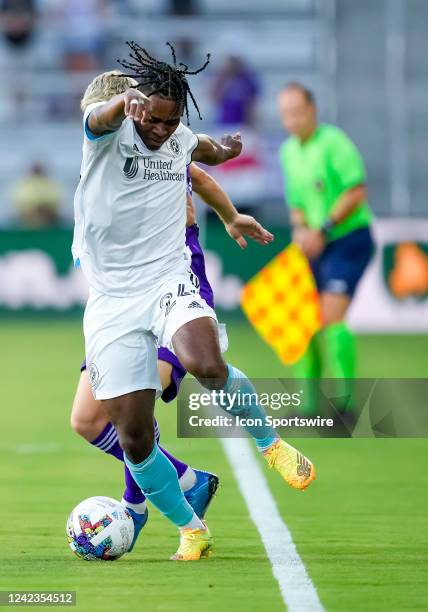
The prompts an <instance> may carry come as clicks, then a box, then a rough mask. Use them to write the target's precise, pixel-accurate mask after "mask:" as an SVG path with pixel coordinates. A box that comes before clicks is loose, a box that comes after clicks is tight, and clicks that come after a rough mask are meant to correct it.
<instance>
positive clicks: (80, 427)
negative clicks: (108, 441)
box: [70, 410, 108, 442]
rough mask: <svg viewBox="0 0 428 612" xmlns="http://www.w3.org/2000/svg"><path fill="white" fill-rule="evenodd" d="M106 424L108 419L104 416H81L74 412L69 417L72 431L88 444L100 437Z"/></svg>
mask: <svg viewBox="0 0 428 612" xmlns="http://www.w3.org/2000/svg"><path fill="white" fill-rule="evenodd" d="M107 423H108V419H107V418H106V417H105V416H104V415H98V414H93V415H87V414H86V415H83V414H81V413H80V412H78V411H74V410H73V411H72V413H71V417H70V425H71V428H72V430H73V431H74V432H76V433H77V434H78V435H79V436H82V438H85V440H88V441H89V442H92V440H95V438H97V437H98V436H99V435H100V433H101V432H102V431H103V429H104V427H105V426H106V425H107Z"/></svg>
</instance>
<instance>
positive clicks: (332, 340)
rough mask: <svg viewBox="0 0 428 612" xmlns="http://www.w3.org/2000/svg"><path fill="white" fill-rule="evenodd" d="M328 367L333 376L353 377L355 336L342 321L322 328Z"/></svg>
mask: <svg viewBox="0 0 428 612" xmlns="http://www.w3.org/2000/svg"><path fill="white" fill-rule="evenodd" d="M324 339H325V350H326V357H327V360H328V369H329V371H330V373H331V375H332V376H333V378H355V366H356V351H355V337H354V334H353V333H352V332H351V330H350V329H349V327H348V326H347V324H346V323H345V322H344V321H338V322H337V323H332V324H331V325H327V327H325V328H324Z"/></svg>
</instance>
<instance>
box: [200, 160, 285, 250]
mask: <svg viewBox="0 0 428 612" xmlns="http://www.w3.org/2000/svg"><path fill="white" fill-rule="evenodd" d="M190 176H191V178H192V185H193V189H194V190H195V191H196V193H197V194H198V195H199V196H200V197H201V198H202V200H203V201H204V202H205V203H206V204H207V205H208V206H209V207H210V208H212V209H213V210H215V212H216V213H217V215H218V216H219V217H220V219H221V220H222V222H223V223H224V226H225V229H226V231H227V233H228V234H229V236H230V237H231V238H233V240H235V241H236V242H237V243H238V244H239V246H240V247H241V248H242V249H245V247H246V246H247V241H246V240H245V238H244V235H245V236H248V237H249V238H251V239H252V240H255V241H256V242H258V243H259V244H269V243H270V242H272V240H273V238H274V237H273V234H271V233H270V232H268V231H267V230H266V229H265V228H264V227H262V226H261V225H260V223H258V222H257V221H256V219H254V217H251V216H250V215H242V214H240V213H239V212H238V211H237V210H236V208H235V206H234V205H233V203H232V201H231V200H230V198H229V196H228V195H227V193H226V192H225V191H224V189H223V188H222V187H221V185H219V183H218V182H217V181H216V180H215V179H214V178H213V177H212V176H210V175H209V174H208V173H207V172H205V171H204V170H202V169H201V168H199V166H197V165H196V164H193V163H192V164H191V166H190Z"/></svg>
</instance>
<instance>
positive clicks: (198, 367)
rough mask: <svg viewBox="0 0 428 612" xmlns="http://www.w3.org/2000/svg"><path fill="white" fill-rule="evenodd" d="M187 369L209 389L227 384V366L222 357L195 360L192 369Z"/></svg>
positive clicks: (219, 387)
mask: <svg viewBox="0 0 428 612" xmlns="http://www.w3.org/2000/svg"><path fill="white" fill-rule="evenodd" d="M187 369H188V371H189V372H190V373H191V374H192V375H193V376H195V378H197V379H198V380H199V381H201V382H202V383H203V384H204V386H206V387H207V388H209V389H221V388H222V387H224V385H225V384H226V380H227V366H226V364H225V363H224V361H223V359H221V358H220V359H214V360H205V359H204V360H200V361H195V362H194V363H193V364H192V370H190V369H189V368H187Z"/></svg>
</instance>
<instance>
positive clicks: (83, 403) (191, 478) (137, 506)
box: [71, 349, 219, 543]
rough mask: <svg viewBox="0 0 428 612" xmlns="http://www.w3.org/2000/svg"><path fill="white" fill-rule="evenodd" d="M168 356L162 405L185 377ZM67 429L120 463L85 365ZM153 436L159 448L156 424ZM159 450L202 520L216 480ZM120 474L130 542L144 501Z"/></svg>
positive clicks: (162, 365) (161, 365)
mask: <svg viewBox="0 0 428 612" xmlns="http://www.w3.org/2000/svg"><path fill="white" fill-rule="evenodd" d="M161 350H162V349H160V351H161ZM168 353H169V351H166V349H165V354H164V359H165V361H161V360H158V370H159V375H160V378H161V384H162V388H164V389H165V391H164V393H163V394H162V397H163V399H164V401H171V400H172V399H174V398H175V396H176V394H177V390H178V388H179V384H180V382H181V380H182V378H183V376H184V375H185V373H186V372H185V370H183V368H182V367H181V366H180V367H178V366H177V364H175V362H174V360H175V361H177V363H178V360H177V358H176V357H175V355H173V354H172V353H171V356H168ZM166 359H169V360H170V361H172V363H174V365H172V363H169V362H168V361H166ZM178 365H179V364H178ZM166 391H168V396H167V398H165V397H164V394H165V392H166ZM71 425H72V428H73V430H74V431H76V433H78V434H79V435H81V436H82V437H83V438H85V439H86V440H88V442H89V443H90V444H92V445H93V446H95V447H96V448H99V449H100V450H102V451H103V452H105V453H107V454H109V455H112V456H113V457H116V459H119V460H120V461H123V450H122V449H121V447H120V444H119V440H118V435H117V432H116V429H115V427H114V425H113V424H112V423H111V422H110V421H109V418H108V416H107V414H106V412H105V410H104V407H103V406H102V402H101V401H99V400H96V399H95V398H94V396H93V394H92V390H91V386H90V383H89V378H88V374H87V372H86V364H85V363H84V364H83V365H82V368H81V375H80V379H79V383H78V387H77V391H76V395H75V398H74V401H73V408H72V414H71ZM155 436H156V441H157V442H158V444H159V438H160V433H159V427H158V425H157V422H156V420H155ZM159 448H160V450H161V451H162V452H163V453H164V455H165V456H166V457H168V459H169V460H170V461H171V463H172V464H173V466H174V468H175V470H176V471H177V474H178V478H179V483H180V488H181V490H182V491H183V492H184V494H185V497H186V499H187V500H188V502H189V503H190V505H191V506H192V507H193V509H194V510H195V512H196V514H197V515H198V516H199V517H200V518H203V517H204V516H205V514H206V512H207V510H208V506H209V504H210V503H211V501H212V499H213V497H214V495H215V492H216V490H217V488H218V484H219V480H218V477H217V476H216V475H215V474H211V473H210V472H204V471H201V470H196V469H193V468H192V467H191V466H189V465H188V464H187V463H185V462H183V461H181V460H180V459H178V458H177V457H175V456H174V455H172V454H171V453H169V452H168V451H167V450H166V449H165V448H163V447H162V446H160V445H159ZM124 472H125V491H124V494H123V498H122V503H123V504H124V505H125V506H126V507H127V508H128V509H130V510H132V511H133V518H134V523H135V527H136V529H135V536H136V537H135V538H134V540H136V539H137V536H138V535H139V533H140V531H141V529H142V527H143V526H144V524H145V523H146V520H147V505H146V497H145V495H144V494H143V492H142V491H141V489H140V488H139V486H138V485H137V484H136V482H135V480H134V479H133V477H132V475H131V474H130V472H129V469H128V467H127V466H126V465H125V466H124ZM134 543H135V542H134Z"/></svg>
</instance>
